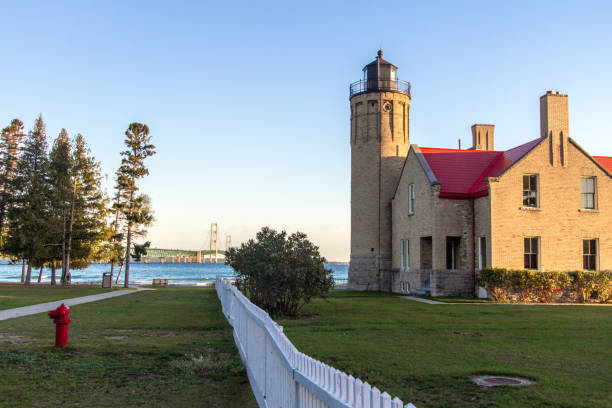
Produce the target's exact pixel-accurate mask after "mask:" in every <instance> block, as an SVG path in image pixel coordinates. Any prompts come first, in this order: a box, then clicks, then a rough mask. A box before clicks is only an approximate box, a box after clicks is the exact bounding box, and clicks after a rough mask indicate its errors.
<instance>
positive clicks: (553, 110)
mask: <svg viewBox="0 0 612 408" xmlns="http://www.w3.org/2000/svg"><path fill="white" fill-rule="evenodd" d="M540 137H541V138H548V139H549V140H548V146H549V147H548V149H549V155H550V165H551V166H557V165H561V166H567V159H568V157H567V139H568V138H569V108H568V99H567V95H563V94H560V93H559V92H553V91H547V92H546V95H542V96H541V97H540Z"/></svg>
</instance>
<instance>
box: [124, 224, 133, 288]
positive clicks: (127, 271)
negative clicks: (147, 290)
mask: <svg viewBox="0 0 612 408" xmlns="http://www.w3.org/2000/svg"><path fill="white" fill-rule="evenodd" d="M125 245H126V248H125V278H124V283H123V287H124V288H127V287H129V285H128V283H129V279H130V249H131V246H132V227H131V226H130V225H129V224H128V233H127V242H126V244H125Z"/></svg>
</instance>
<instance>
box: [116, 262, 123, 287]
mask: <svg viewBox="0 0 612 408" xmlns="http://www.w3.org/2000/svg"><path fill="white" fill-rule="evenodd" d="M122 270H123V262H121V266H119V273H118V274H117V278H116V279H115V284H117V283H118V282H119V277H121V271H122Z"/></svg>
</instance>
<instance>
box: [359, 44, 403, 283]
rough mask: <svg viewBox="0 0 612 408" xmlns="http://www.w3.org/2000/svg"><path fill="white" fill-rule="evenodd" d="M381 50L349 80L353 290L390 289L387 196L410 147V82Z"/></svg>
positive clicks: (389, 212)
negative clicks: (357, 78) (356, 77)
mask: <svg viewBox="0 0 612 408" xmlns="http://www.w3.org/2000/svg"><path fill="white" fill-rule="evenodd" d="M382 56H383V52H382V50H381V51H378V56H377V57H376V59H375V60H374V61H373V62H371V63H369V64H368V65H366V66H365V67H364V68H363V79H362V80H360V81H357V82H354V83H352V84H351V85H350V95H349V99H350V104H351V140H350V143H351V260H350V262H351V263H350V267H349V279H348V288H349V289H353V290H390V285H391V198H392V197H393V193H394V190H395V186H396V184H397V181H398V178H399V175H400V172H401V169H402V166H403V164H404V161H405V159H406V156H407V155H408V150H409V147H410V143H409V137H408V123H409V119H408V117H409V116H408V113H409V109H410V83H408V82H406V81H401V80H400V79H399V78H398V77H397V67H396V66H395V65H393V64H391V63H390V62H388V61H385V60H384V59H383V58H382Z"/></svg>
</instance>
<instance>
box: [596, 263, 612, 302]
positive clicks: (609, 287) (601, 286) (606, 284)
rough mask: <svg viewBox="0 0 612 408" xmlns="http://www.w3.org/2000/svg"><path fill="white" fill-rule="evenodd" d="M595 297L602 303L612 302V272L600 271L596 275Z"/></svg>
mask: <svg viewBox="0 0 612 408" xmlns="http://www.w3.org/2000/svg"><path fill="white" fill-rule="evenodd" d="M595 296H596V298H597V300H598V301H599V302H602V303H607V302H610V301H612V272H610V271H600V272H597V273H596V274H595Z"/></svg>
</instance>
